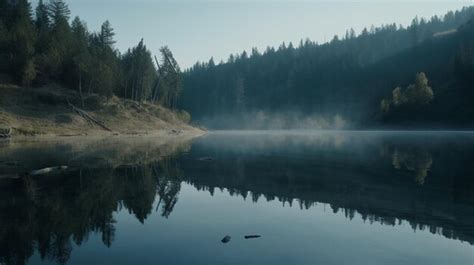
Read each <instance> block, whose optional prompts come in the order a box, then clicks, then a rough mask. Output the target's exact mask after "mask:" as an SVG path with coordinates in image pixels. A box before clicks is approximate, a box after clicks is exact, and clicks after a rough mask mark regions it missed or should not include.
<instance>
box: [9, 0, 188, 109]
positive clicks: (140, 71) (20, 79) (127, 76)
mask: <svg viewBox="0 0 474 265" xmlns="http://www.w3.org/2000/svg"><path fill="white" fill-rule="evenodd" d="M34 13H35V15H34V16H33V9H32V7H31V4H30V3H29V2H28V1H27V0H0V81H3V82H8V81H10V82H16V83H17V84H20V85H23V86H25V87H30V86H41V85H45V84H48V83H51V82H58V83H61V84H63V85H65V86H67V87H69V88H71V89H75V90H77V91H78V92H79V93H80V95H81V96H82V94H83V93H97V94H100V95H103V96H107V97H111V96H113V95H117V96H120V97H122V98H127V99H132V100H137V101H142V100H149V101H153V102H157V103H161V104H163V105H164V106H166V107H171V108H174V107H175V106H176V101H177V97H178V96H179V95H180V92H181V79H180V78H181V77H180V75H181V70H180V68H179V66H178V63H177V62H176V60H175V59H174V58H173V54H172V53H171V51H170V49H169V48H168V47H162V48H161V49H160V53H161V60H160V61H158V59H157V58H156V57H155V58H153V57H152V53H151V52H150V50H149V49H148V48H147V47H146V45H145V44H144V42H143V39H142V40H141V41H140V42H139V43H138V45H137V46H135V47H133V48H131V49H128V50H127V51H126V52H125V53H124V54H121V53H120V52H119V51H118V50H117V49H116V48H115V47H114V44H115V42H116V41H115V39H114V36H115V33H114V30H113V28H112V26H111V24H110V22H109V21H105V22H104V23H103V24H102V26H101V28H100V30H99V31H98V32H91V31H89V29H88V28H87V25H86V23H85V22H84V21H82V20H81V19H80V18H79V17H75V18H74V19H73V20H72V22H71V23H69V21H70V14H71V12H70V10H69V8H68V5H67V4H66V3H65V1H63V0H49V1H48V2H44V1H42V0H40V1H39V3H38V5H37V6H36V8H35V12H34ZM154 60H156V61H154ZM155 63H156V64H157V65H156V66H155ZM157 68H158V69H157Z"/></svg>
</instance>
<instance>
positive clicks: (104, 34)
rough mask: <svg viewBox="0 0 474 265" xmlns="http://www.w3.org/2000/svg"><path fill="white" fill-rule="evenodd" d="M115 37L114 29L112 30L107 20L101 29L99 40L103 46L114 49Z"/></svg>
mask: <svg viewBox="0 0 474 265" xmlns="http://www.w3.org/2000/svg"><path fill="white" fill-rule="evenodd" d="M114 36H115V33H114V29H113V28H112V25H111V24H110V22H109V21H108V20H106V21H105V22H104V23H103V24H102V27H101V29H100V35H99V38H100V42H101V44H102V45H104V46H108V47H110V48H112V46H113V45H114V44H115V40H114Z"/></svg>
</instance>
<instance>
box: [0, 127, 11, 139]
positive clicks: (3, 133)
mask: <svg viewBox="0 0 474 265" xmlns="http://www.w3.org/2000/svg"><path fill="white" fill-rule="evenodd" d="M11 136H12V129H11V128H7V129H0V139H1V138H3V139H7V138H10V137H11Z"/></svg>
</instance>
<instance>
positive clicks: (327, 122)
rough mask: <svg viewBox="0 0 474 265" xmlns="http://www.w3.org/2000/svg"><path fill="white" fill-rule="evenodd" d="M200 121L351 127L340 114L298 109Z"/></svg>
mask: <svg viewBox="0 0 474 265" xmlns="http://www.w3.org/2000/svg"><path fill="white" fill-rule="evenodd" d="M199 123H200V124H202V125H204V126H206V127H208V128H212V129H241V130H288V129H307V130H342V129H349V128H351V126H350V122H349V121H348V120H346V119H345V118H344V117H343V116H342V115H339V114H327V115H320V114H303V113H301V112H296V111H286V112H266V111H255V112H248V113H245V114H240V115H232V114H224V115H218V116H213V117H208V118H203V119H202V120H200V121H199Z"/></svg>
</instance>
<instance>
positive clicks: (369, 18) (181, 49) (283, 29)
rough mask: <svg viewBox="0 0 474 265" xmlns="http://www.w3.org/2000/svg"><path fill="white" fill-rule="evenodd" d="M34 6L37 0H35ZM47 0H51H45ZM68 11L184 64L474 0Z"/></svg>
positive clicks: (134, 5) (99, 6) (122, 4)
mask: <svg viewBox="0 0 474 265" xmlns="http://www.w3.org/2000/svg"><path fill="white" fill-rule="evenodd" d="M31 2H32V4H33V7H34V6H35V5H36V3H37V0H34V1H31ZM46 2H47V0H46ZM66 2H67V3H68V4H69V7H70V9H71V13H72V14H71V17H74V16H76V15H77V16H79V17H80V18H81V19H82V20H84V21H86V23H87V25H88V27H89V30H91V31H97V30H99V29H100V25H101V24H102V23H103V22H104V21H105V20H109V21H110V22H111V24H112V26H113V28H114V29H115V33H116V36H115V38H116V41H117V43H116V48H118V49H119V50H120V51H121V52H124V51H126V50H127V49H128V48H129V47H132V46H135V45H137V44H138V42H139V41H140V39H141V38H143V39H144V41H145V44H146V45H147V47H148V48H149V49H150V50H151V52H152V53H153V54H157V53H158V52H159V48H160V47H161V46H164V45H168V47H170V49H171V51H172V52H173V54H174V56H175V58H176V59H177V61H178V63H179V64H180V65H181V68H183V69H185V68H188V67H191V66H192V65H193V64H194V63H196V62H197V61H201V62H203V61H205V62H207V61H208V60H209V59H210V58H211V57H213V58H214V60H215V62H216V63H218V62H219V61H220V60H224V61H225V60H227V58H228V57H229V55H230V54H231V53H233V54H235V53H241V52H242V51H243V50H247V51H250V50H251V48H252V47H257V48H258V50H259V51H264V50H265V48H266V47H267V46H275V47H277V46H279V45H280V44H281V43H282V42H286V43H287V44H288V43H289V42H290V41H291V42H293V43H294V44H298V43H299V41H300V40H301V39H306V38H309V39H311V40H313V41H316V42H318V43H322V42H326V41H330V40H331V39H332V37H333V36H334V35H335V34H337V35H339V36H342V35H344V34H345V31H346V30H347V29H350V28H354V30H355V31H356V33H360V31H362V29H363V28H364V27H367V28H370V26H371V25H375V26H380V25H382V24H389V23H394V22H395V23H396V24H401V25H404V26H406V25H408V24H410V22H411V20H412V19H413V18H414V17H415V16H418V17H425V18H429V17H431V16H433V15H443V14H445V13H446V12H447V11H449V10H458V9H461V8H462V7H463V6H469V5H473V4H474V3H473V1H472V0H450V1H429V0H418V1H416V2H415V1H407V0H401V1H394V0H392V1H389V0H365V1H355V0H352V1H338V0H333V1H327V0H306V1H302V0H299V1H298V0H286V1H283V0H273V1H271V0H259V1H255V0H254V1H252V0H240V1H236V0H220V1H219V0H214V1H210V0H194V1H192V0H174V1H171V0H66Z"/></svg>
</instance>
